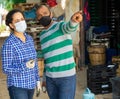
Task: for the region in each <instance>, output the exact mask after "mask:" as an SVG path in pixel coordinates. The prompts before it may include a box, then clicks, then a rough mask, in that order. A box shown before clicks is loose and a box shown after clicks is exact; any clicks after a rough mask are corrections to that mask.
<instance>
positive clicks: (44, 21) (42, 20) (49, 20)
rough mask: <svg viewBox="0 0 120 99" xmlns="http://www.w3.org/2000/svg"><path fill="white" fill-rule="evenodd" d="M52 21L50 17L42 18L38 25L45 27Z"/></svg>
mask: <svg viewBox="0 0 120 99" xmlns="http://www.w3.org/2000/svg"><path fill="white" fill-rule="evenodd" d="M51 21H52V19H51V18H50V16H43V17H42V18H41V19H40V20H39V23H40V24H41V25H42V26H44V27H46V26H48V25H49V24H50V23H51Z"/></svg>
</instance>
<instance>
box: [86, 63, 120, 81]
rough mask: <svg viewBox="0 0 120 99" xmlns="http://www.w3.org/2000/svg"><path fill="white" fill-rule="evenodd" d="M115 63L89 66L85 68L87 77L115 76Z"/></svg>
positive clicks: (96, 78)
mask: <svg viewBox="0 0 120 99" xmlns="http://www.w3.org/2000/svg"><path fill="white" fill-rule="evenodd" d="M117 67H118V66H117V65H107V66H105V65H102V66H89V67H88V69H87V79H88V80H89V79H92V80H106V79H107V80H109V78H111V77H115V76H116V69H117Z"/></svg>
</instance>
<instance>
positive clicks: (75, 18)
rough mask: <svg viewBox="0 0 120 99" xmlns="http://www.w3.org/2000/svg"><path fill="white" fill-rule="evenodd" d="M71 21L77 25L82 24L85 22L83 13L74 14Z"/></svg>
mask: <svg viewBox="0 0 120 99" xmlns="http://www.w3.org/2000/svg"><path fill="white" fill-rule="evenodd" d="M71 20H72V21H73V22H76V23H79V22H81V21H82V20H83V16H82V11H78V12H76V13H74V14H73V15H72V17H71Z"/></svg>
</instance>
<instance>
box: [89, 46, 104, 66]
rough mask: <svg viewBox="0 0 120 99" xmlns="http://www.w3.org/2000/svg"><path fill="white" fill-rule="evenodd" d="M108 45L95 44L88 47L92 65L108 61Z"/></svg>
mask: <svg viewBox="0 0 120 99" xmlns="http://www.w3.org/2000/svg"><path fill="white" fill-rule="evenodd" d="M105 51H106V47H105V46H100V45H94V46H89V47H88V52H89V59H90V63H91V65H93V66H95V65H104V64H105V63H106V54H105Z"/></svg>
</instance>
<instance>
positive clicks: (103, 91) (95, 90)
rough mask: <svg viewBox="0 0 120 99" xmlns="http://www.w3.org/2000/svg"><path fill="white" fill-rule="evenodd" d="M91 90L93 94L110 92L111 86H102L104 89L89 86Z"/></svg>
mask: <svg viewBox="0 0 120 99" xmlns="http://www.w3.org/2000/svg"><path fill="white" fill-rule="evenodd" d="M88 88H89V89H90V90H91V92H93V93H94V94H107V93H111V92H112V89H111V88H104V89H101V88H100V89H99V88H90V87H88Z"/></svg>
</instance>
